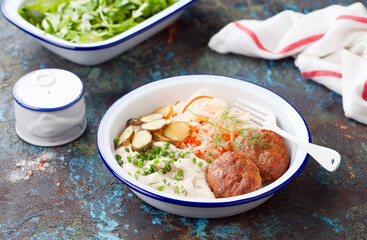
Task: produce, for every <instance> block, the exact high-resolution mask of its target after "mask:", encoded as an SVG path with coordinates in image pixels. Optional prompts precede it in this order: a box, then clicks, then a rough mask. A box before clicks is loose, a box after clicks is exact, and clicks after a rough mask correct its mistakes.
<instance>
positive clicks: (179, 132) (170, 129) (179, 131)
mask: <svg viewBox="0 0 367 240" xmlns="http://www.w3.org/2000/svg"><path fill="white" fill-rule="evenodd" d="M192 131H193V130H192V126H191V125H190V124H189V123H188V122H184V121H177V122H173V123H171V124H169V125H167V127H166V128H165V129H164V131H163V135H164V136H165V137H167V138H170V139H172V140H174V141H176V142H183V141H186V140H187V139H188V138H189V137H191V135H192Z"/></svg>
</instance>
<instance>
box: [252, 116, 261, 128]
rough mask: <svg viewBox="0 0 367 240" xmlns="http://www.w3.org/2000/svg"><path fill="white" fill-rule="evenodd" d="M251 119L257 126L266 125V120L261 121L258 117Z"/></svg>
mask: <svg viewBox="0 0 367 240" xmlns="http://www.w3.org/2000/svg"><path fill="white" fill-rule="evenodd" d="M250 121H251V122H252V123H254V124H255V125H257V127H263V126H264V122H263V121H260V120H258V119H256V118H253V117H250Z"/></svg>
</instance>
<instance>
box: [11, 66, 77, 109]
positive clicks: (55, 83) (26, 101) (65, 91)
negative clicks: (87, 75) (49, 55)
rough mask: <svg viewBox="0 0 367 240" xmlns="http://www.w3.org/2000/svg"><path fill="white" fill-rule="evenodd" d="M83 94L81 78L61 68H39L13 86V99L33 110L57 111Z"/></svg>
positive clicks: (71, 103)
mask: <svg viewBox="0 0 367 240" xmlns="http://www.w3.org/2000/svg"><path fill="white" fill-rule="evenodd" d="M83 94H84V87H83V83H82V81H81V79H80V78H79V77H78V76H77V75H75V74H74V73H72V72H69V71H66V70H63V69H55V68H49V69H40V70H36V71H33V72H30V73H28V74H26V75H24V76H23V77H22V78H20V79H19V80H18V81H17V82H16V84H15V85H14V88H13V96H14V100H15V101H16V102H17V103H18V104H19V105H21V106H22V107H24V108H27V109H30V110H34V111H43V112H47V111H58V110H62V109H65V108H67V107H69V106H71V105H73V104H74V103H76V102H78V101H79V100H80V98H81V97H82V96H83Z"/></svg>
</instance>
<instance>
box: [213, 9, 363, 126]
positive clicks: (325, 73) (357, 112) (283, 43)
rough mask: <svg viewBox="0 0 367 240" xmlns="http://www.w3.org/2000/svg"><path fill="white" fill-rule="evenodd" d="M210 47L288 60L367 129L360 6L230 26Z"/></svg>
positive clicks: (286, 14) (289, 13) (289, 14)
mask: <svg viewBox="0 0 367 240" xmlns="http://www.w3.org/2000/svg"><path fill="white" fill-rule="evenodd" d="M209 47H210V48H211V49H213V50H214V51H217V52H219V53H222V54H224V53H235V54H242V55H246V56H250V57H259V58H264V59H281V58H285V57H289V56H292V57H294V58H295V65H296V66H297V67H298V68H299V70H300V72H301V74H302V76H303V77H305V78H310V79H312V80H314V81H316V82H318V83H320V84H323V85H325V86H326V87H328V88H329V89H331V90H332V91H335V92H337V93H339V94H341V95H342V96H343V108H344V112H345V115H346V116H347V117H349V118H352V119H355V120H357V121H359V122H361V123H364V124H367V9H366V8H365V7H364V5H363V4H361V3H354V4H352V5H350V6H340V5H332V6H329V7H326V8H324V9H320V10H316V11H314V12H311V13H308V14H302V13H297V12H294V11H289V10H287V11H283V12H281V13H279V14H277V15H275V16H273V17H271V18H269V19H266V20H263V21H258V20H239V21H234V22H232V23H229V24H228V25H227V26H225V27H224V28H223V29H221V30H220V31H219V32H218V33H217V34H215V35H214V36H213V37H212V38H211V39H210V41H209Z"/></svg>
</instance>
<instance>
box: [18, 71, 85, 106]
mask: <svg viewBox="0 0 367 240" xmlns="http://www.w3.org/2000/svg"><path fill="white" fill-rule="evenodd" d="M47 69H51V70H52V69H57V68H47ZM42 70H44V69H40V70H36V71H42ZM57 70H62V71H66V70H64V69H57ZM66 72H68V73H71V74H72V75H74V76H75V77H76V78H77V79H79V81H80V82H81V84H82V90H81V92H80V94H79V95H78V96H77V97H76V98H75V99H74V100H73V101H71V102H69V103H68V104H65V105H62V106H59V107H53V108H38V107H34V106H31V105H28V104H26V103H24V102H23V101H21V100H19V99H18V98H17V97H16V95H17V94H15V93H14V91H15V87H16V85H17V83H15V85H14V87H13V99H14V101H15V102H16V103H18V104H19V105H20V106H21V107H23V108H26V109H28V110H32V111H36V112H56V111H60V110H63V109H66V108H68V107H70V106H72V105H74V104H75V103H77V102H79V100H80V99H81V98H82V97H83V95H84V85H83V81H82V79H81V78H80V77H78V76H77V75H76V74H75V73H72V72H69V71H66ZM30 73H32V72H30ZM30 73H27V74H26V75H28V74H30ZM26 75H24V76H23V77H25V76H26ZM18 81H19V80H18Z"/></svg>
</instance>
